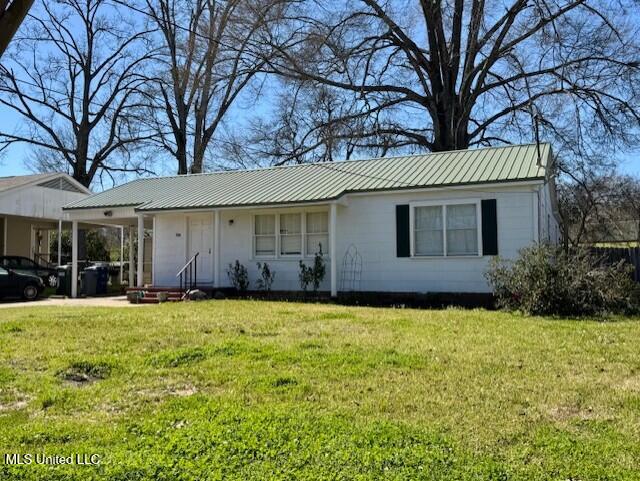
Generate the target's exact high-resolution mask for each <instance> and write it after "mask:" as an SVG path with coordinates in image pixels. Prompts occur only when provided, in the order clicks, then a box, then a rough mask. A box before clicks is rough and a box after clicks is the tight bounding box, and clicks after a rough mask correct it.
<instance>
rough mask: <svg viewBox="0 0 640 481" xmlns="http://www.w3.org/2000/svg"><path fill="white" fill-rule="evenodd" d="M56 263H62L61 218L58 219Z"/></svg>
mask: <svg viewBox="0 0 640 481" xmlns="http://www.w3.org/2000/svg"><path fill="white" fill-rule="evenodd" d="M49 260H51V259H49ZM58 265H59V266H60V265H62V219H60V220H59V221H58Z"/></svg>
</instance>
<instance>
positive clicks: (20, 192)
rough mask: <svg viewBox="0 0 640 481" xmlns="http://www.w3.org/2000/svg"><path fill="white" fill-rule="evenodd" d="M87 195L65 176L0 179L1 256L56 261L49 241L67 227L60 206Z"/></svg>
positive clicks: (45, 175) (21, 176)
mask: <svg viewBox="0 0 640 481" xmlns="http://www.w3.org/2000/svg"><path fill="white" fill-rule="evenodd" d="M89 194H91V191H90V190H89V189H87V188H86V187H84V186H83V185H82V184H80V183H79V182H77V181H76V180H75V179H73V178H72V177H71V176H69V175H67V174H59V173H57V174H35V175H20V176H13V177H0V255H15V256H23V257H29V258H31V259H34V260H40V261H46V262H50V261H56V262H57V261H58V259H57V255H58V253H57V252H56V253H52V252H49V246H50V242H49V241H50V238H51V237H52V236H55V235H59V234H60V232H61V231H62V229H63V228H64V227H65V226H66V227H67V228H69V227H70V225H69V224H66V223H65V224H64V225H63V221H64V214H63V212H62V206H63V205H65V204H68V203H70V202H75V201H79V200H81V199H84V198H85V197H87V196H88V195H89Z"/></svg>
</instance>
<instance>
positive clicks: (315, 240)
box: [307, 212, 329, 256]
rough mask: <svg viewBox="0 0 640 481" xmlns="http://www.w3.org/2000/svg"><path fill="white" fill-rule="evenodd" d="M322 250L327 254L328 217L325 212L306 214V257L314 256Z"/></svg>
mask: <svg viewBox="0 0 640 481" xmlns="http://www.w3.org/2000/svg"><path fill="white" fill-rule="evenodd" d="M320 250H322V253H323V254H327V253H328V252H329V217H328V215H327V213H326V212H309V213H308V214H307V256H314V255H316V253H318V252H319V251H320Z"/></svg>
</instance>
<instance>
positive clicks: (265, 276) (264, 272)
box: [256, 262, 276, 291]
mask: <svg viewBox="0 0 640 481" xmlns="http://www.w3.org/2000/svg"><path fill="white" fill-rule="evenodd" d="M258 272H259V273H260V278H259V279H258V280H257V281H256V287H257V288H258V289H259V290H261V291H270V290H271V284H273V281H274V279H275V278H276V273H275V271H272V270H271V268H270V267H269V264H267V263H266V262H265V263H264V264H263V263H261V262H258Z"/></svg>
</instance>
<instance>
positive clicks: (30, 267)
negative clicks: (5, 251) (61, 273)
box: [0, 256, 58, 287]
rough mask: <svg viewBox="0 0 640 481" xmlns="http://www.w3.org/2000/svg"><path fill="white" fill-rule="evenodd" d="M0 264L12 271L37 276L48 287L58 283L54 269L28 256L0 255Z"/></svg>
mask: <svg viewBox="0 0 640 481" xmlns="http://www.w3.org/2000/svg"><path fill="white" fill-rule="evenodd" d="M0 266H1V267H4V268H5V269H10V270H12V271H14V272H19V273H23V274H31V275H33V276H38V277H39V278H40V279H42V280H43V281H44V283H45V285H47V286H49V287H56V286H57V285H58V272H57V271H56V269H53V268H51V267H47V266H43V265H41V264H38V263H37V262H35V261H33V260H31V259H29V258H28V257H21V256H0Z"/></svg>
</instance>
